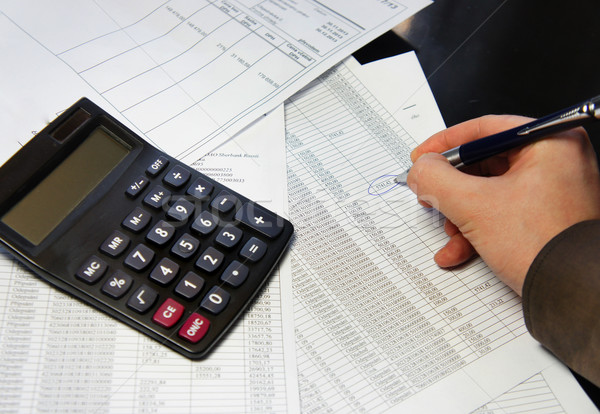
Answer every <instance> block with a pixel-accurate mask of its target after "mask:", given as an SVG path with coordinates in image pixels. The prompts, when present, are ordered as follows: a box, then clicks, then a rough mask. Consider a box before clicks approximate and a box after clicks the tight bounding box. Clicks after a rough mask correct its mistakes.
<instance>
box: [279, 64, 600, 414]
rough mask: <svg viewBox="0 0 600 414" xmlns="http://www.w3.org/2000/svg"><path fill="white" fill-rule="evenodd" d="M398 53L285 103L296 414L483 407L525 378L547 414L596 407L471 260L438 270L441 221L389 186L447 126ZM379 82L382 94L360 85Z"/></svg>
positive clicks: (348, 70) (521, 385)
mask: <svg viewBox="0 0 600 414" xmlns="http://www.w3.org/2000/svg"><path fill="white" fill-rule="evenodd" d="M404 58H405V59H408V61H407V62H404V64H403V65H402V66H401V67H400V68H398V67H397V66H394V69H395V70H392V71H387V72H386V73H385V75H382V73H381V72H379V73H378V76H377V77H376V79H375V80H371V81H370V82H366V81H365V82H363V81H362V80H361V78H362V77H363V76H364V75H365V74H366V73H367V72H369V70H370V69H369V68H368V67H367V68H364V69H363V68H360V67H358V66H357V65H356V63H355V62H353V61H352V60H348V61H347V62H344V63H343V64H341V65H339V66H336V67H335V68H333V69H331V70H329V71H328V72H327V73H326V74H325V75H324V76H322V77H321V78H319V79H318V80H316V81H315V82H313V83H312V84H311V85H310V86H309V87H307V88H306V89H304V90H303V91H301V92H300V93H298V94H296V95H295V96H293V97H292V98H291V99H290V100H289V101H288V102H287V103H286V106H285V109H286V144H287V151H288V155H287V161H288V191H289V209H290V219H291V220H292V222H293V223H294V225H295V229H296V233H295V239H294V243H293V246H292V249H291V252H290V253H291V261H292V274H293V288H294V298H295V301H294V314H295V323H296V327H295V329H296V345H297V352H298V370H299V375H300V390H301V403H302V409H303V411H304V412H348V411H351V412H368V413H377V412H400V411H402V412H410V413H413V412H419V413H421V412H431V413H438V412H443V413H467V412H470V411H473V410H479V411H480V412H482V411H485V410H487V409H491V408H490V407H496V408H499V409H501V407H502V406H503V405H502V402H503V401H504V402H505V403H506V401H507V398H503V396H502V395H503V394H505V393H507V392H509V391H510V390H513V393H512V397H513V398H514V396H515V395H524V393H521V394H519V392H518V391H516V390H517V389H519V390H523V389H528V387H529V386H530V385H531V384H533V383H535V384H536V386H539V385H540V384H541V385H542V386H540V389H543V390H544V392H543V393H541V394H542V395H543V398H544V399H543V400H538V401H537V403H539V404H538V407H544V404H545V406H546V407H550V408H549V409H548V410H547V411H546V412H551V411H552V410H556V407H559V409H558V411H561V410H562V411H566V412H577V413H579V412H596V411H595V409H594V407H593V405H592V404H591V403H590V402H589V400H588V399H587V397H586V396H585V394H584V393H583V392H582V391H581V389H580V388H578V386H577V384H576V382H575V380H574V379H573V377H572V376H571V375H570V374H569V373H568V371H566V369H564V370H563V371H561V373H562V374H563V375H562V376H561V378H562V380H564V382H565V383H566V384H568V386H569V387H570V388H569V389H570V390H571V391H573V393H574V394H575V395H578V396H579V398H578V399H577V403H576V404H575V407H576V409H573V408H572V407H573V406H569V405H568V403H569V401H568V399H564V398H562V397H563V396H561V395H560V393H557V392H556V390H557V388H561V387H562V385H561V386H560V387H557V385H556V384H557V383H558V384H561V381H558V382H553V379H555V378H556V377H555V376H553V375H552V369H553V368H554V367H556V366H557V365H560V363H559V362H558V361H557V360H556V359H555V358H554V357H553V356H551V355H550V354H549V353H547V352H546V351H545V350H544V349H543V348H542V347H541V346H540V345H539V344H538V343H537V342H536V341H534V340H533V339H532V338H531V337H530V336H529V334H528V332H527V330H526V328H525V325H524V322H523V317H522V310H521V302H520V298H519V297H518V296H517V295H516V294H515V293H514V292H512V291H511V290H510V289H509V288H508V287H507V286H506V285H504V284H503V283H501V282H500V281H499V280H498V279H497V278H496V277H495V276H494V275H493V274H492V272H491V271H490V270H489V268H487V266H486V265H485V264H484V263H483V262H482V261H481V260H473V261H472V262H470V263H469V264H467V265H465V266H463V267H461V268H458V269H454V270H444V269H440V268H439V267H438V266H437V265H436V264H435V263H434V261H433V253H434V252H436V251H437V249H439V247H441V246H442V245H443V244H444V243H445V242H446V236H445V233H444V230H443V220H444V218H443V217H442V216H441V215H440V214H439V213H438V212H436V211H435V210H428V209H425V208H423V207H421V206H420V205H419V204H418V203H417V201H416V198H415V196H414V195H413V193H412V192H411V191H410V190H409V189H408V188H406V187H404V186H399V185H396V184H395V183H394V182H393V178H394V177H395V176H396V174H398V173H399V172H401V171H404V170H406V168H407V167H409V166H410V164H411V163H410V159H409V153H410V150H411V149H412V148H413V147H414V146H416V145H417V143H418V142H419V141H420V140H423V139H424V138H427V137H428V136H429V135H430V134H431V133H433V132H436V131H438V130H440V129H442V128H443V127H444V124H443V121H442V118H441V116H440V114H439V112H437V109H436V108H435V103H433V109H434V113H431V112H430V111H431V108H432V102H434V100H433V97H432V96H431V92H430V91H429V88H428V85H427V81H426V79H425V77H424V76H423V74H422V71H420V68H418V63H417V62H416V59H415V57H414V54H409V55H407V56H405V57H404ZM377 65H385V62H380V63H377ZM415 66H416V68H417V69H415ZM363 72H364V73H363ZM377 79H379V80H381V84H384V83H385V87H386V88H387V92H386V93H385V96H386V98H385V99H382V100H380V99H379V96H382V95H384V94H383V93H378V94H377V95H375V94H374V93H371V90H370V89H373V90H376V89H377V88H378V85H377V82H378V81H377ZM370 84H372V88H371V85H370ZM390 96H391V98H392V99H389V97H390ZM384 101H386V104H390V107H392V109H391V110H388V109H387V107H386V106H384V104H383V102H384ZM394 113H395V114H396V116H393V114H394ZM565 371H566V372H565ZM561 389H562V388H561ZM536 395H538V394H534V395H533V398H535V396H536ZM528 397H529V399H528V398H523V400H522V401H520V402H519V404H521V406H522V407H523V411H525V410H527V409H528V407H530V406H528V405H527V404H528V403H529V402H531V398H532V395H529V396H528ZM509 398H510V397H509ZM492 400H494V401H492ZM482 407H483V408H482Z"/></svg>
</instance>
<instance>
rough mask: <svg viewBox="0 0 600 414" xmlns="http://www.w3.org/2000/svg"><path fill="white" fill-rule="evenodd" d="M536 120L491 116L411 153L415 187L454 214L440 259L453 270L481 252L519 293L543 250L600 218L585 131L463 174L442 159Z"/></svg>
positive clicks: (598, 183)
mask: <svg viewBox="0 0 600 414" xmlns="http://www.w3.org/2000/svg"><path fill="white" fill-rule="evenodd" d="M529 121H531V119H528V118H524V117H519V116H510V115H501V116H499V115H488V116H484V117H481V118H477V119H473V120H470V121H467V122H464V123H462V124H458V125H456V126H453V127H451V128H448V129H446V130H443V131H441V132H439V133H437V134H435V135H433V136H432V137H430V138H429V139H428V140H427V141H425V142H424V143H423V144H421V145H420V146H418V147H417V148H416V149H415V150H414V151H413V152H412V154H411V158H412V160H413V162H414V165H413V166H412V168H411V170H410V173H409V174H408V177H407V184H408V186H409V187H410V189H411V190H412V191H413V192H414V193H415V194H416V195H417V197H418V199H419V202H420V203H421V204H423V205H425V206H427V207H433V208H436V209H437V210H439V211H440V212H441V213H442V214H444V215H445V216H446V223H445V226H444V228H445V231H446V233H447V235H448V236H449V237H450V239H449V241H448V242H447V244H446V245H445V246H444V247H443V248H441V249H440V250H439V251H438V252H437V253H436V255H435V257H434V259H435V261H436V263H437V264H438V265H439V266H441V267H453V266H457V265H459V264H462V263H464V262H465V261H467V260H469V259H470V258H471V257H472V256H473V255H475V254H479V255H480V256H481V258H482V259H483V260H484V261H485V262H486V263H487V264H488V266H489V267H490V268H491V269H492V271H493V272H494V273H495V274H496V275H497V276H498V277H499V278H500V279H501V280H502V281H504V282H505V283H506V284H507V285H508V286H509V287H511V288H512V289H513V290H514V291H515V292H517V293H518V294H519V295H521V294H522V289H523V282H524V280H525V276H526V275H527V271H528V269H529V266H530V265H531V263H532V262H533V260H534V259H535V257H536V256H537V254H538V253H539V252H540V250H541V249H542V248H543V247H544V245H546V243H548V242H549V241H550V240H551V239H552V238H553V237H554V236H556V235H557V234H558V233H560V232H561V231H563V230H564V229H566V228H567V227H570V226H571V225H573V224H575V223H578V222H581V221H584V220H589V219H598V218H600V175H599V173H598V165H597V162H596V155H595V153H594V150H593V148H592V145H591V143H590V142H589V139H588V137H587V134H586V132H585V130H583V129H582V128H577V129H573V130H569V131H566V132H562V133H557V134H556V135H554V136H553V137H550V138H546V139H542V140H540V141H537V142H535V143H532V144H529V145H527V146H524V147H522V148H518V149H514V150H511V151H509V152H508V153H506V154H502V155H499V156H496V157H493V158H490V159H488V160H485V161H483V162H481V163H478V164H476V165H471V166H469V167H467V168H465V169H463V170H462V171H459V170H457V169H456V168H454V167H452V166H451V165H450V164H449V163H448V161H447V160H446V158H445V157H444V156H442V155H440V154H439V153H441V152H444V151H446V150H448V149H451V148H454V147H456V146H458V145H461V144H463V143H466V142H469V141H473V140H475V139H478V138H482V137H485V136H488V135H492V134H495V133H498V132H501V131H504V130H507V129H510V128H514V127H516V126H518V125H522V124H525V123H527V122H529Z"/></svg>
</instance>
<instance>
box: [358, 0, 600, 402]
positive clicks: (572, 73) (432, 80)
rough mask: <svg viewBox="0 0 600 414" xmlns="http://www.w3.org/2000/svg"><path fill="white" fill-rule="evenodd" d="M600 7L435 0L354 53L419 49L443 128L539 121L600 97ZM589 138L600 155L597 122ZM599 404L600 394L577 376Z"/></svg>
mask: <svg viewBox="0 0 600 414" xmlns="http://www.w3.org/2000/svg"><path fill="white" fill-rule="evenodd" d="M599 16H600V3H599V2H597V1H593V0H584V1H575V2H559V1H555V0H551V1H547V0H529V1H519V0H488V1H476V0H437V1H436V2H435V3H434V4H432V5H431V6H429V7H427V8H426V9H424V10H422V11H421V12H419V13H417V14H416V15H415V16H413V17H412V18H411V19H409V20H407V21H406V22H404V23H402V24H400V25H399V26H397V27H396V28H394V30H393V32H389V33H387V34H386V35H384V36H382V37H380V38H379V39H377V40H375V41H374V42H372V43H371V44H369V45H367V46H366V47H365V48H363V49H361V50H359V51H357V52H356V53H355V54H354V56H355V57H356V58H357V59H358V60H359V61H361V62H365V61H371V60H375V59H379V58H382V57H386V56H391V55H394V54H397V53H402V52H406V51H409V50H415V51H416V54H417V56H418V58H419V61H420V63H421V65H422V67H423V71H424V72H425V75H426V76H427V78H428V81H429V84H430V87H431V90H432V91H433V94H434V96H435V98H436V100H437V103H438V106H439V108H440V111H441V113H442V116H443V117H444V120H445V122H446V125H448V126H450V125H454V124H456V123H459V122H462V121H465V120H467V119H471V118H475V117H478V116H481V115H485V114H494V113H496V114H501V113H512V114H521V115H528V116H532V117H540V116H543V115H546V114H548V113H551V112H554V111H557V110H559V109H561V108H563V107H566V106H568V105H571V104H574V103H576V102H579V101H582V100H585V99H587V98H589V97H592V96H595V95H599V94H600V76H599V73H598V70H599V68H600V54H599V53H598V51H599V50H600V49H599V48H600V46H599V45H600V31H599V30H598V28H597V26H598V21H599ZM587 129H588V133H589V134H590V137H591V138H592V141H593V142H594V145H595V147H596V150H597V151H598V152H599V153H600V151H599V150H600V125H595V126H593V127H589V128H587ZM578 380H580V383H581V384H582V386H583V387H584V389H586V391H587V392H588V394H589V395H590V396H591V397H592V398H593V399H594V401H595V403H596V405H598V406H599V407H600V398H599V396H598V395H599V394H600V392H599V390H598V389H597V388H596V387H594V386H593V385H591V384H589V383H587V381H585V380H582V379H581V378H578Z"/></svg>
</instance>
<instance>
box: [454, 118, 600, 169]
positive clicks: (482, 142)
mask: <svg viewBox="0 0 600 414" xmlns="http://www.w3.org/2000/svg"><path fill="white" fill-rule="evenodd" d="M561 113H563V114H564V113H565V111H561ZM561 113H555V114H552V115H548V116H546V117H544V118H541V119H536V120H535V121H532V122H530V123H528V124H525V125H521V126H518V127H516V128H512V129H509V130H507V131H503V132H500V133H498V134H494V135H490V136H489V137H485V138H481V139H478V140H476V141H472V142H468V143H466V144H463V145H461V146H460V147H459V155H460V159H461V161H462V163H463V164H464V165H471V164H474V163H476V162H479V161H482V160H484V159H486V158H490V157H492V156H494V155H498V154H502V153H504V152H506V151H508V150H511V149H513V148H517V147H520V146H523V145H526V144H530V143H532V142H534V141H536V140H538V139H541V138H546V137H549V136H550V135H552V134H553V133H556V132H560V131H565V130H568V129H571V128H575V127H578V126H581V125H583V124H585V123H587V122H589V121H593V120H594V118H593V117H589V118H588V119H584V120H582V119H581V118H580V119H573V120H572V121H568V122H561V123H557V124H556V125H549V126H545V127H543V128H540V129H538V130H535V131H532V132H530V133H527V134H522V135H519V132H521V131H524V130H526V129H527V128H529V129H532V128H534V127H536V126H538V125H542V124H545V123H546V122H548V121H551V120H553V119H556V117H557V115H560V114H561Z"/></svg>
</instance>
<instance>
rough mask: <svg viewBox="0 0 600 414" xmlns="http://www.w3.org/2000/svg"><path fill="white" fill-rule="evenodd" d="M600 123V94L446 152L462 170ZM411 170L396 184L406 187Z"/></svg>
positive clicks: (450, 159)
mask: <svg viewBox="0 0 600 414" xmlns="http://www.w3.org/2000/svg"><path fill="white" fill-rule="evenodd" d="M598 120H600V95H599V96H596V97H594V98H591V99H589V100H587V101H584V102H582V103H580V104H577V105H573V106H571V107H569V108H566V109H563V110H562V111H558V112H555V113H553V114H551V115H548V116H545V117H543V118H540V119H536V120H535V121H532V122H530V123H528V124H525V125H521V126H518V127H516V128H512V129H509V130H507V131H504V132H500V133H498V134H494V135H490V136H488V137H485V138H480V139H478V140H475V141H471V142H467V143H465V144H462V145H459V146H458V147H454V148H452V149H450V150H448V151H445V152H443V153H442V155H443V156H444V157H446V158H447V159H448V161H449V162H450V164H451V165H453V166H455V167H456V168H461V167H464V166H466V165H471V164H474V163H476V162H479V161H482V160H484V159H486V158H490V157H492V156H494V155H498V154H501V153H503V152H506V151H508V150H510V149H512V148H516V147H519V146H522V145H525V144H529V143H532V142H533V141H535V140H538V139H541V138H544V137H547V136H548V135H550V134H552V133H555V132H558V131H564V130H567V129H571V128H575V127H578V126H582V125H585V124H586V123H588V122H591V121H598ZM409 171H410V168H409V169H408V170H406V171H405V172H403V173H402V174H399V175H397V176H396V178H395V179H394V181H395V182H397V183H400V184H406V177H407V176H408V172H409Z"/></svg>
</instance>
